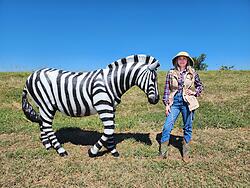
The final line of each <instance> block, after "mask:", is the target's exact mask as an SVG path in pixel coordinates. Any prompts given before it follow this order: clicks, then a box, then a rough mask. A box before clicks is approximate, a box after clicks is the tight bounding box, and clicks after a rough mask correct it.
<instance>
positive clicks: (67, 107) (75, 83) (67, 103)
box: [22, 55, 159, 156]
mask: <svg viewBox="0 0 250 188" xmlns="http://www.w3.org/2000/svg"><path fill="white" fill-rule="evenodd" d="M158 66H159V63H158V61H157V60H156V59H155V58H153V57H152V56H146V55H133V56H128V57H126V58H122V59H119V60H117V61H115V62H114V63H111V64H110V65H108V66H107V67H106V68H105V69H100V70H95V71H92V72H69V71H63V70H57V69H49V68H47V69H41V70H38V71H35V72H34V73H33V74H31V75H30V76H29V77H28V79H27V81H26V86H25V88H24V91H23V98H22V107H23V111H24V113H25V115H26V117H27V118H28V119H30V120H31V121H33V122H38V123H39V124H40V130H41V140H42V143H43V144H44V146H45V147H46V148H47V149H48V148H50V147H52V146H53V147H54V148H55V149H56V150H57V152H58V153H59V154H60V155H61V156H64V155H66V154H67V152H66V151H65V150H64V149H63V147H62V146H61V145H60V143H59V142H58V140H57V138H56V136H55V133H54V131H53V129H52V121H53V118H54V115H55V113H56V111H57V110H58V111H61V112H62V113H64V114H66V115H68V116H72V117H81V116H89V115H92V114H95V113H98V114H99V116H100V119H101V120H102V122H103V124H104V134H103V136H102V137H101V138H100V139H99V141H98V142H97V143H96V144H95V145H94V146H93V147H92V148H91V149H90V150H89V155H90V156H96V155H97V153H98V151H99V150H100V149H101V147H102V146H103V145H105V147H107V149H108V150H110V152H111V153H112V154H113V155H114V156H118V155H119V154H118V152H117V151H116V146H115V141H114V135H113V134H114V128H115V122H114V119H115V107H116V106H117V105H118V104H119V103H120V101H121V97H122V95H123V94H124V93H125V92H126V91H127V90H129V89H130V88H131V87H133V86H135V85H136V86H138V87H139V88H141V89H142V90H143V91H144V92H145V93H146V95H147V97H148V100H149V102H150V103H152V104H156V103H157V102H158V100H159V94H158V88H157V74H156V69H157V67H158ZM28 93H29V95H30V96H31V98H32V99H33V100H34V102H35V103H36V105H37V106H38V108H39V115H38V114H36V113H35V111H34V109H33V108H32V106H31V105H30V104H29V103H28V100H27V94H28Z"/></svg>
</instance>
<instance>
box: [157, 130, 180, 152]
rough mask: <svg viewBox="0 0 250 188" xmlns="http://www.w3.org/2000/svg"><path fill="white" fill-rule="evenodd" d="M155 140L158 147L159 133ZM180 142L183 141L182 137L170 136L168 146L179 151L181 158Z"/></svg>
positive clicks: (159, 141)
mask: <svg viewBox="0 0 250 188" xmlns="http://www.w3.org/2000/svg"><path fill="white" fill-rule="evenodd" d="M156 140H157V142H158V143H159V145H160V143H161V133H158V134H157V135H156ZM182 141H183V136H177V135H172V134H170V139H169V145H172V146H173V147H175V148H177V149H178V150H179V152H180V154H181V156H183V151H182Z"/></svg>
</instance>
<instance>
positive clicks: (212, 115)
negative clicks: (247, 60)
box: [0, 71, 250, 188]
mask: <svg viewBox="0 0 250 188" xmlns="http://www.w3.org/2000/svg"><path fill="white" fill-rule="evenodd" d="M165 74H166V73H165V72H159V88H160V93H161V94H162V93H163V89H164V82H165ZM28 75H29V73H0V163H1V164H0V174H1V176H0V187H150V188H151V187H183V186H185V187H250V183H249V182H250V138H249V136H250V87H249V86H250V85H249V83H250V71H208V72H200V77H201V79H202V81H203V83H204V85H205V90H204V93H203V96H202V97H200V99H199V100H200V108H199V109H198V110H197V111H196V114H195V121H194V129H193V140H192V151H191V162H190V163H188V164H185V163H183V162H182V160H181V154H180V151H179V148H178V146H179V143H180V141H181V136H182V128H181V127H182V123H181V122H182V121H181V118H179V119H178V121H177V123H176V126H175V129H174V130H173V132H172V135H173V136H172V145H171V146H170V153H169V157H168V159H166V160H160V159H158V158H157V155H158V142H157V138H159V133H160V132H161V128H162V125H163V123H164V120H165V115H164V106H163V104H162V102H159V103H158V104H157V105H150V104H148V103H147V99H146V96H145V95H144V93H143V92H142V91H140V90H139V89H138V88H132V89H131V90H129V91H128V92H127V93H126V94H125V95H124V96H123V98H122V103H121V104H120V105H119V106H118V109H117V113H116V139H117V142H118V145H117V149H118V151H119V152H120V154H121V156H120V158H118V159H116V158H113V157H112V156H111V155H110V154H108V153H105V152H103V155H102V156H100V157H97V158H94V159H93V158H89V157H88V154H87V150H88V147H89V146H90V145H92V144H94V143H95V142H96V140H97V139H98V138H99V137H100V135H101V133H102V131H103V127H102V124H101V122H100V120H99V119H98V117H97V116H90V117H85V118H70V117H66V116H64V115H62V114H60V113H57V115H56V117H55V121H54V129H55V131H56V134H57V136H58V138H59V140H60V141H61V143H63V145H64V148H65V149H66V150H67V151H68V153H69V156H67V157H64V158H61V157H59V156H58V154H57V153H56V152H55V150H49V151H46V150H45V149H44V148H43V146H42V144H41V143H40V140H39V136H40V132H39V128H38V125H37V124H34V123H31V122H29V121H28V120H26V118H25V117H24V115H23V113H22V110H21V105H20V101H21V94H22V89H23V86H24V83H25V80H26V78H27V77H28Z"/></svg>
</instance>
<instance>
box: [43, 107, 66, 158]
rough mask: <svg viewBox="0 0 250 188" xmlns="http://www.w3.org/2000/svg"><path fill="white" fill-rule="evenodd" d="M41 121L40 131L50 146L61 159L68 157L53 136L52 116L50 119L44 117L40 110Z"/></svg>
mask: <svg viewBox="0 0 250 188" xmlns="http://www.w3.org/2000/svg"><path fill="white" fill-rule="evenodd" d="M40 114H41V119H42V130H43V132H44V133H45V135H46V136H47V138H48V140H49V142H50V144H51V145H52V146H53V148H54V149H55V150H56V151H57V153H58V154H59V155H60V156H61V157H63V156H66V155H68V153H67V152H66V151H65V149H64V148H63V147H62V146H61V144H60V143H59V141H58V140H57V137H56V135H55V132H54V131H53V129H52V121H53V118H54V117H53V115H51V116H50V117H48V116H46V115H45V114H44V113H43V111H42V110H40Z"/></svg>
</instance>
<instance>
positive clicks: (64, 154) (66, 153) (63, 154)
mask: <svg viewBox="0 0 250 188" xmlns="http://www.w3.org/2000/svg"><path fill="white" fill-rule="evenodd" d="M59 155H60V157H65V156H67V155H68V152H67V151H65V152H63V153H59Z"/></svg>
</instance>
